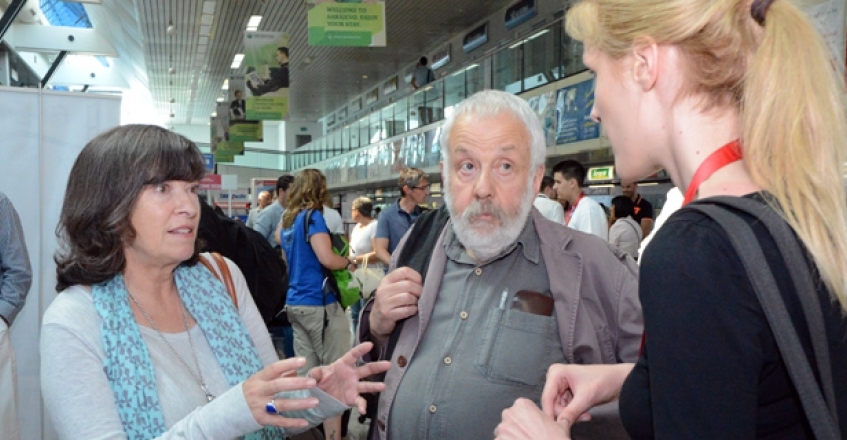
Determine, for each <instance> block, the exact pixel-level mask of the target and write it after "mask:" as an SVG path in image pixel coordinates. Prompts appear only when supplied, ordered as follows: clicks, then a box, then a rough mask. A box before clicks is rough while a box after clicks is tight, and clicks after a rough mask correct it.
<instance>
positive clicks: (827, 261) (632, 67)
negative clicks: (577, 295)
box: [496, 0, 847, 439]
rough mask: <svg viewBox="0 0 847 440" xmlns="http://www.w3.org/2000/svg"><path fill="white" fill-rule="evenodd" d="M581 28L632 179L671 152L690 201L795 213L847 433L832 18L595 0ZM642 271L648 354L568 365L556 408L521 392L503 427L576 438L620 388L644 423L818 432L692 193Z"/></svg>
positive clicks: (761, 4)
mask: <svg viewBox="0 0 847 440" xmlns="http://www.w3.org/2000/svg"><path fill="white" fill-rule="evenodd" d="M567 31H568V33H569V34H570V35H571V36H572V37H573V38H575V39H577V40H580V41H582V42H584V44H585V52H584V55H583V60H584V61H585V64H586V66H587V67H588V68H590V69H592V70H593V71H594V72H595V74H596V92H595V102H594V108H593V110H592V117H593V118H594V119H595V120H597V121H600V122H602V123H603V126H604V129H605V132H606V134H607V135H608V137H609V140H610V141H611V143H612V147H613V149H614V152H615V162H616V165H617V167H616V171H617V172H618V174H619V175H620V177H621V178H622V179H627V180H635V179H639V178H642V177H644V176H646V175H648V174H650V173H652V172H654V171H655V170H657V169H659V168H663V169H664V170H665V171H666V172H667V173H668V175H670V176H671V179H672V180H673V182H674V184H675V185H676V186H678V187H679V188H680V190H681V191H682V192H683V193H685V194H686V202H690V201H692V200H703V201H704V202H708V200H709V199H710V198H711V197H715V196H733V197H745V198H749V199H752V200H755V201H759V202H760V203H763V204H767V205H765V206H770V207H771V208H772V209H774V210H776V211H777V212H779V213H780V214H781V215H782V217H783V218H784V219H785V221H786V222H787V224H788V225H790V227H791V228H792V229H793V230H794V233H795V234H796V237H797V240H798V241H799V243H800V244H801V245H802V247H803V248H804V249H805V250H806V251H807V255H806V257H807V261H808V267H807V268H803V269H807V270H809V271H810V272H811V274H812V276H813V277H814V278H816V280H817V283H816V286H817V292H815V293H816V294H817V298H818V300H819V303H820V306H821V308H822V309H823V317H824V319H823V320H824V322H823V326H824V328H825V331H826V335H825V337H826V340H827V341H828V345H829V347H828V348H829V352H830V357H831V359H830V362H829V363H830V364H831V365H826V366H828V367H831V371H832V383H833V384H834V393H833V394H834V399H832V400H834V405H832V404H830V408H829V410H830V411H831V412H832V413H833V415H834V416H835V417H834V419H835V421H836V423H837V424H838V425H839V426H840V433H839V434H838V435H837V437H838V438H847V368H845V365H847V320H845V312H847V287H845V278H844V274H845V273H847V223H845V222H847V206H845V199H847V197H845V191H844V177H843V176H844V163H845V154H847V118H845V112H844V90H843V87H842V82H841V81H842V80H841V79H840V78H839V75H840V73H839V72H835V71H833V69H832V65H831V64H830V62H829V53H828V51H827V49H826V47H825V45H824V43H823V41H822V40H821V38H820V36H819V35H818V34H817V33H816V32H815V30H814V28H813V27H812V25H811V24H810V23H809V21H808V19H807V18H806V17H805V16H803V14H802V13H801V12H799V11H798V10H797V9H796V8H795V7H794V6H792V4H791V3H789V2H788V1H787V0H774V1H769V0H756V1H753V2H751V1H749V0H583V1H581V2H579V3H577V4H576V5H575V6H574V7H572V8H571V9H570V11H569V12H568V16H567ZM715 152H719V153H717V154H718V155H715ZM721 154H723V155H724V156H723V160H718V159H714V158H716V157H721V156H719V155H721ZM704 164H705V165H704ZM704 170H708V171H704ZM733 215H737V216H738V217H740V218H741V219H743V220H744V221H745V222H747V223H748V224H750V225H751V227H752V229H753V231H754V233H755V235H756V238H757V239H758V241H759V244H760V245H761V246H762V249H763V251H764V254H765V257H766V259H767V261H768V265H769V266H770V269H771V271H772V272H773V273H774V276H775V278H776V282H777V284H778V286H779V292H780V294H781V295H782V297H783V298H784V299H785V301H786V305H787V307H788V310H789V314H790V316H791V320H792V324H793V327H794V328H795V329H796V330H797V333H798V335H799V339H800V343H801V344H802V346H803V347H804V348H805V350H806V353H807V356H808V357H809V359H810V361H811V364H812V368H813V369H816V368H819V367H821V366H819V365H817V362H816V361H815V357H814V355H813V354H812V352H811V347H812V345H811V339H810V337H809V331H808V327H807V325H806V322H805V319H804V318H803V311H802V308H801V306H800V305H799V299H798V292H797V290H796V289H795V288H794V285H793V283H792V280H791V277H790V275H789V274H788V268H787V267H786V263H785V262H784V261H783V258H782V255H781V254H780V252H779V250H778V248H777V247H776V243H775V241H774V240H773V238H772V237H771V236H770V235H769V234H768V233H767V231H766V229H765V228H764V227H763V226H762V225H761V224H760V223H758V222H756V219H754V218H753V217H751V216H749V215H746V214H741V213H734V214H733ZM639 286H640V297H641V302H642V306H643V309H644V323H645V331H646V344H645V345H644V347H643V351H642V356H641V357H640V359H639V360H638V362H637V363H636V364H634V365H633V364H630V365H614V366H576V365H556V366H553V367H552V368H551V369H550V371H549V372H548V377H547V379H548V380H547V384H546V387H545V391H544V394H543V396H542V399H541V401H542V406H543V407H544V412H542V411H540V410H539V409H538V408H537V407H535V405H534V404H532V403H531V402H527V401H518V402H516V404H515V406H514V407H512V408H511V409H509V410H507V411H506V412H504V416H503V422H502V424H501V425H500V426H499V427H498V428H497V431H496V433H497V435H498V437H497V438H501V439H511V438H567V436H568V431H569V428H570V426H571V425H572V424H573V423H574V422H576V421H577V420H578V418H579V417H581V415H582V414H583V413H584V411H585V410H587V409H588V408H589V407H591V406H593V405H595V404H597V403H600V402H605V401H610V400H614V399H615V398H618V397H619V398H620V412H621V418H622V420H623V422H624V426H625V427H626V429H627V431H628V433H629V435H630V436H631V437H632V438H633V439H651V438H673V439H706V438H708V439H751V438H759V439H763V438H790V439H807V438H813V437H814V434H813V433H812V431H811V428H810V423H809V421H808V420H807V417H806V415H805V414H804V412H803V408H802V405H801V402H800V399H799V397H798V390H797V389H796V388H795V386H794V384H793V383H792V381H791V379H790V378H789V376H788V374H787V372H786V367H785V364H784V359H783V356H782V354H781V353H780V351H779V349H778V347H777V344H776V342H775V339H774V334H773V332H772V331H771V328H770V327H769V324H768V320H767V319H766V317H765V314H764V312H763V310H762V307H761V305H760V304H759V302H758V300H757V297H756V294H755V292H754V290H753V288H752V287H751V283H750V280H749V277H748V276H747V274H746V271H745V270H744V268H743V266H742V263H741V260H740V258H739V255H738V254H737V253H736V252H735V250H734V249H733V247H732V245H731V244H730V242H729V238H728V235H727V233H726V232H725V231H724V230H723V229H722V228H721V227H720V226H718V225H717V224H716V223H715V222H714V221H712V220H711V219H710V218H708V217H706V216H705V215H702V214H700V213H699V212H696V211H694V210H692V209H685V208H683V209H681V210H679V211H677V212H676V213H674V214H673V215H672V216H671V217H670V218H669V219H668V220H667V222H666V223H665V225H664V226H663V227H662V229H661V230H660V231H659V232H658V233H657V236H656V237H655V239H654V240H653V242H652V243H651V244H650V247H648V248H647V250H646V252H645V254H644V256H643V258H642V264H641V279H640V285H639ZM833 406H834V407H833ZM554 417H557V418H558V419H559V420H560V422H561V423H556V422H555V421H554V419H553V418H554Z"/></svg>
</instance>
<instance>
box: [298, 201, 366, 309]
mask: <svg viewBox="0 0 847 440" xmlns="http://www.w3.org/2000/svg"><path fill="white" fill-rule="evenodd" d="M312 211H314V209H309V210H307V211H306V217H305V218H304V219H303V231H304V234H303V236H304V237H305V238H306V243H309V220H310V219H311V218H312ZM329 238H330V241H331V242H332V252H333V253H334V254H336V255H341V256H346V255H347V254H349V253H350V243H349V242H348V241H347V238H345V237H344V236H343V235H341V234H334V233H330V234H329ZM322 269H323V274H324V282H325V283H326V284H325V285H326V288H327V290H329V291H330V292H332V294H333V296H335V300H336V301H338V304H339V305H341V308H342V309H347V308H348V307H350V306H351V305H353V304H354V303H355V302H356V301H358V300H359V299H360V298H361V297H362V292H361V289H359V283H357V282H356V280H355V278H353V274H352V273H351V272H350V271H349V270H347V268H344V269H336V270H330V269H327V268H325V267H322Z"/></svg>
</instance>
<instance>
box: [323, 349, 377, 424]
mask: <svg viewBox="0 0 847 440" xmlns="http://www.w3.org/2000/svg"><path fill="white" fill-rule="evenodd" d="M372 347H373V344H372V343H370V342H365V343H363V344H359V345H357V346H355V347H353V349H352V350H350V351H348V352H347V353H345V354H344V356H342V357H341V359H339V360H337V361H335V362H333V363H332V364H330V365H327V366H324V367H316V368H313V369H312V370H311V371H309V374H308V376H309V377H311V378H314V379H315V380H317V382H318V388H320V389H321V390H322V391H323V392H325V393H327V394H329V395H330V396H332V397H334V398H335V399H337V400H338V401H340V402H341V403H343V404H345V405H347V406H353V405H356V407H357V408H358V409H359V414H365V412H366V409H367V408H366V406H365V399H364V398H362V396H360V394H362V393H378V392H381V391H382V390H384V389H385V384H384V383H382V382H367V381H361V379H362V378H365V377H368V376H371V375H374V374H379V373H382V372H384V371H387V370H388V369H389V368H390V367H391V362H388V361H380V362H370V363H367V364H365V365H362V366H360V367H356V360H358V359H359V358H361V357H362V356H364V355H365V354H367V353H368V352H370V351H371V348H372Z"/></svg>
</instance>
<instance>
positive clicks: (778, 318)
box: [688, 197, 839, 439]
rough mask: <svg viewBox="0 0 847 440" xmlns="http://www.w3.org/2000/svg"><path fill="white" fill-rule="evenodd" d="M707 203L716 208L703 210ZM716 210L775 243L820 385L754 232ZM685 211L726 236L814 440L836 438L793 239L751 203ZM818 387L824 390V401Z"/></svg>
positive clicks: (824, 348)
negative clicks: (753, 222)
mask: <svg viewBox="0 0 847 440" xmlns="http://www.w3.org/2000/svg"><path fill="white" fill-rule="evenodd" d="M708 202H712V203H714V204H707V203H708ZM717 205H722V206H725V207H730V208H735V209H738V210H741V211H743V212H747V213H749V214H751V215H753V216H755V217H756V218H757V219H759V220H760V221H761V222H762V224H763V225H765V227H767V229H768V231H769V232H770V234H771V236H772V237H773V238H774V241H775V242H776V243H777V246H778V248H779V250H780V253H781V254H782V256H783V258H784V259H785V263H786V266H787V267H788V269H789V272H790V274H791V278H792V280H793V282H794V286H795V289H796V290H797V292H798V297H799V298H800V302H801V304H802V307H803V313H804V315H805V317H806V322H807V325H808V326H809V334H810V337H811V339H812V347H813V351H814V353H815V358H816V361H817V364H818V372H819V374H820V377H821V384H820V385H819V384H818V382H817V380H816V379H815V376H814V373H813V372H812V367H811V365H810V363H809V359H808V358H807V357H806V354H805V352H804V350H803V347H802V345H801V343H800V338H799V337H798V336H797V332H796V329H795V328H794V324H793V322H792V321H791V317H790V316H789V314H788V310H787V308H786V306H785V302H784V300H783V298H782V295H780V293H779V287H778V286H777V284H776V280H775V279H774V277H773V272H772V271H771V269H770V266H769V265H768V263H767V260H766V259H765V256H764V253H763V252H762V247H761V245H760V243H759V241H758V239H757V238H756V236H755V234H754V233H753V230H752V228H751V227H750V225H749V224H747V222H745V221H744V220H742V219H741V218H740V217H738V216H737V215H733V214H730V212H729V211H728V210H727V209H721V208H719V207H718V206H717ZM688 206H689V207H690V208H693V209H696V210H697V211H699V212H702V213H703V214H705V215H707V216H708V217H710V218H712V219H713V220H715V221H716V222H717V223H718V224H719V225H721V227H722V228H723V229H724V230H725V231H726V233H727V235H728V236H729V239H730V242H731V243H732V245H733V247H734V248H735V250H736V253H737V254H738V256H739V257H740V258H741V261H742V263H743V265H744V268H745V270H746V271H747V275H748V277H749V279H750V283H751V284H752V286H753V289H754V290H755V291H756V296H757V297H758V299H759V303H760V304H761V305H762V309H763V310H764V312H765V316H766V317H767V320H768V322H769V324H770V327H771V331H773V333H774V339H775V340H776V343H777V345H778V346H779V350H780V352H781V353H782V357H783V360H784V362H785V366H786V368H787V370H788V374H789V376H790V377H791V380H792V381H793V382H794V385H795V388H796V389H797V393H798V395H799V396H800V401H801V403H802V404H803V410H804V411H805V413H806V417H808V419H809V424H810V425H811V427H812V431H813V432H814V434H815V437H817V438H818V439H837V438H839V434H838V433H839V428H838V418H837V415H836V414H835V410H836V407H835V393H834V391H833V385H832V371H831V364H830V360H829V349H828V345H827V341H826V336H825V335H826V333H825V329H824V328H823V313H822V311H821V308H820V302H819V301H817V299H816V298H815V292H816V289H815V287H814V284H813V282H812V279H811V274H810V273H809V270H808V264H807V262H806V261H805V258H804V256H803V253H802V251H801V249H800V246H799V244H798V243H797V239H796V237H794V235H793V233H792V232H791V230H790V228H789V227H788V225H787V224H786V223H785V221H784V220H783V219H782V218H780V217H779V215H778V214H777V213H776V212H774V211H773V209H771V208H770V207H768V206H767V205H765V204H763V203H759V202H756V201H753V200H750V199H744V198H738V197H716V198H710V199H708V201H707V202H700V203H693V204H690V205H688ZM821 387H822V388H823V390H824V392H823V395H822V394H821ZM824 399H826V401H825V400H824ZM827 404H829V405H827Z"/></svg>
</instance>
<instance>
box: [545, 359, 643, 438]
mask: <svg viewBox="0 0 847 440" xmlns="http://www.w3.org/2000/svg"><path fill="white" fill-rule="evenodd" d="M632 367H633V364H614V365H576V364H568V365H563V364H554V365H552V366H550V369H548V370H547V382H546V383H545V384H544V391H543V392H542V393H541V407H542V408H544V413H545V414H547V415H548V416H549V417H550V418H552V419H554V420H557V421H559V422H562V421H565V422H566V423H567V426H573V424H574V423H576V422H577V421H583V420H589V419H590V418H591V416H589V415H588V414H587V413H586V411H588V410H589V409H591V408H592V407H594V406H596V405H599V404H601V403H606V402H611V401H612V400H615V399H617V397H618V395H619V394H620V392H621V387H622V386H623V382H624V380H625V379H626V376H627V375H628V374H629V372H630V371H632Z"/></svg>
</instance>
